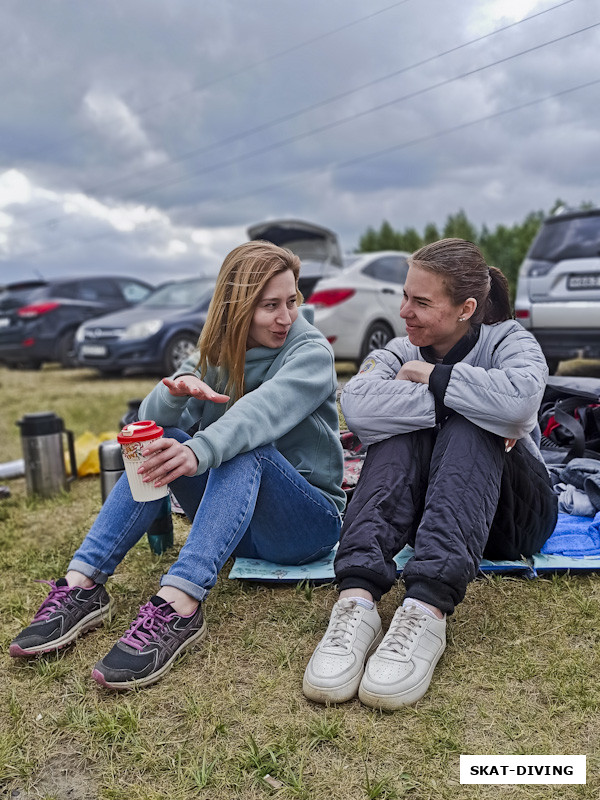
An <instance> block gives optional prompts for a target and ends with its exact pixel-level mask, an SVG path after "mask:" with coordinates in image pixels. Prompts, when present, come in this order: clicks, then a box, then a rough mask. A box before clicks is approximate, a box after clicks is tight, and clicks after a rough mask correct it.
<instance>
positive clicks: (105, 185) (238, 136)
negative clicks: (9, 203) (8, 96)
mask: <svg viewBox="0 0 600 800" xmlns="http://www.w3.org/2000/svg"><path fill="white" fill-rule="evenodd" d="M572 2H574V0H564V2H561V3H559V4H557V5H554V6H551V7H550V8H547V9H544V10H543V11H539V12H537V13H535V14H532V15H530V16H529V17H525V18H523V19H522V20H520V21H518V22H514V23H510V24H508V25H505V26H503V27H501V28H497V29H496V30H494V31H491V32H490V33H487V34H484V35H482V36H478V37H476V38H475V39H471V40H470V41H468V42H463V43H462V44H459V45H456V46H455V47H452V48H449V49H448V50H445V51H443V52H441V53H437V54H435V55H433V56H429V57H428V58H425V59H422V60H421V61H417V62H415V63H413V64H409V65H407V66H405V67H402V68H401V69H398V70H395V71H394V72H392V73H389V74H387V75H384V76H381V77H379V78H376V79H374V80H372V81H369V82H368V83H365V84H362V85H360V86H358V87H354V88H353V89H349V90H347V91H345V92H341V93H339V94H337V95H334V96H333V97H330V98H327V99H325V100H322V101H319V102H317V103H314V104H312V105H310V106H308V107H305V108H303V109H299V110H297V111H294V112H290V113H289V114H286V115H283V116H281V117H279V118H277V119H275V120H271V121H270V122H267V123H263V124H261V125H259V126H256V127H254V128H252V129H249V130H246V131H243V132H241V133H238V134H233V135H232V136H229V137H227V138H226V139H223V140H220V141H219V142H216V143H213V144H211V145H206V146H204V147H201V148H196V149H194V150H192V151H190V152H188V153H186V154H183V155H181V156H179V157H177V158H175V159H172V161H171V163H170V164H169V165H168V167H171V166H173V165H174V164H176V163H180V162H182V161H185V160H187V159H189V158H192V157H194V156H198V155H201V154H203V153H206V152H208V151H210V150H212V149H214V148H216V147H221V146H223V145H225V144H230V143H232V142H234V141H237V140H239V139H242V138H245V137H246V136H250V135H252V134H255V133H258V132H261V131H264V130H266V129H268V128H270V127H273V126H275V125H277V124H280V123H282V122H286V121H289V120H291V119H294V118H296V117H298V116H301V115H302V114H305V113H307V112H309V111H312V110H314V109H316V108H319V107H322V106H325V105H327V104H329V103H332V102H335V101H336V100H339V99H341V98H343V97H347V96H349V95H351V94H353V93H356V92H358V91H362V90H364V89H366V88H369V87H371V86H373V85H376V84H377V83H381V82H383V81H385V80H389V79H390V78H392V77H397V76H398V75H400V74H402V73H404V72H408V71H409V70H413V69H416V68H418V67H421V66H424V65H425V64H428V63H431V62H433V61H436V60H438V59H440V58H443V57H445V56H447V55H450V54H451V53H454V52H457V51H459V50H462V49H464V48H465V47H468V46H470V45H472V44H477V43H480V42H481V41H484V40H485V39H488V38H490V37H492V36H495V35H497V34H499V33H502V32H504V31H506V30H508V29H510V28H514V27H516V26H518V25H521V24H523V23H524V22H528V21H530V20H532V19H535V18H536V17H539V16H542V15H543V14H547V13H548V12H550V11H554V10H556V9H558V8H561V7H562V6H565V5H568V4H569V3H572ZM590 27H593V26H590ZM585 30H587V28H583V29H581V30H579V31H575V32H573V33H570V34H566V35H565V36H563V37H558V38H557V39H553V40H551V41H550V42H546V43H543V44H541V45H537V46H535V47H532V48H529V49H526V50H523V51H521V52H520V53H516V54H514V55H512V56H509V57H507V58H505V59H500V60H498V61H494V62H492V63H491V64H488V65H485V66H483V67H480V68H478V69H476V70H471V71H469V72H466V73H463V74H462V75H458V76H455V77H454V78H450V79H447V80H445V81H442V82H441V83H437V84H434V85H432V86H429V87H425V88H424V89H421V90H418V91H417V92H413V93H410V94H407V95H404V96H402V97H399V98H395V99H394V100H391V101H389V102H387V103H384V104H381V105H378V106H374V107H372V108H370V109H367V110H365V111H362V112H357V113H356V114H352V115H350V116H347V117H342V118H341V119H339V120H335V121H333V122H330V123H326V124H324V125H322V126H319V127H317V128H314V129H312V130H310V131H306V132H304V133H299V134H295V135H293V136H290V137H288V138H286V139H283V140H280V141H279V142H275V143H273V144H270V145H267V146H264V147H260V148H258V149H255V150H251V151H249V152H248V153H245V154H243V155H240V156H236V157H234V158H231V159H228V160H226V161H221V162H219V163H217V164H212V165H210V166H208V167H205V168H204V169H201V170H200V171H196V172H193V173H190V175H188V176H186V177H184V178H181V177H176V178H169V179H166V180H165V181H162V182H159V183H155V184H153V185H152V184H151V185H150V186H146V187H144V188H142V189H138V190H135V191H133V192H128V193H125V194H124V195H123V196H122V199H123V200H129V199H134V198H136V197H140V196H144V195H146V194H147V193H148V192H152V191H155V190H157V189H161V188H165V187H167V186H171V185H175V184H177V183H182V182H185V181H187V180H190V179H191V178H195V177H198V176H200V175H204V174H207V173H209V172H214V171H215V170H217V169H221V168H223V167H226V166H231V165H233V164H236V163H240V162H242V161H246V160H248V159H249V158H253V157H255V156H257V155H263V154H265V153H268V152H271V150H274V149H277V148H279V147H282V146H284V145H286V144H290V143H292V142H294V141H297V140H299V139H303V138H307V137H309V136H313V135H315V134H316V133H321V132H323V131H326V130H328V129H330V128H334V127H338V126H339V125H342V124H345V123H346V122H349V121H352V120H354V119H358V118H360V117H362V116H366V115H368V114H371V113H373V112H375V111H378V110H380V109H382V108H385V107H386V106H389V105H393V104H396V103H399V102H402V101H404V100H408V99H412V98H414V97H416V96H418V95H419V94H423V93H425V92H428V91H431V90H433V89H435V88H439V87H440V86H444V85H446V84H447V83H451V82H453V81H456V80H460V79H462V78H464V77H468V76H470V75H472V74H474V73H475V72H478V71H481V70H483V69H488V68H489V67H491V66H495V65H496V64H501V63H503V62H504V61H509V60H511V59H513V58H517V57H518V56H520V55H524V54H526V53H529V52H532V51H533V50H536V49H540V48H541V47H546V46H548V45H549V44H554V43H556V42H558V41H561V39H563V38H568V37H569V36H573V35H575V34H576V33H580V32H583V31H585ZM163 168H164V165H161V166H159V167H151V168H148V169H146V170H141V171H138V172H136V173H130V174H129V175H126V176H121V177H119V178H115V179H113V180H111V181H108V182H105V183H103V184H100V185H98V186H95V187H90V188H89V189H87V190H85V189H84V190H81V191H83V192H84V193H86V194H96V193H98V192H101V191H102V190H104V189H106V188H108V187H110V186H114V185H118V184H120V183H121V182H123V181H127V180H130V179H132V178H136V177H139V176H141V175H144V174H149V173H152V172H155V171H157V170H160V169H163ZM38 211H39V209H38ZM21 219H23V217H21ZM62 219H63V218H62V217H55V218H51V219H46V220H44V221H42V222H40V223H37V224H33V225H30V226H27V227H25V228H21V230H36V229H37V228H41V227H45V226H47V225H57V224H59V223H60V222H61V221H62Z"/></svg>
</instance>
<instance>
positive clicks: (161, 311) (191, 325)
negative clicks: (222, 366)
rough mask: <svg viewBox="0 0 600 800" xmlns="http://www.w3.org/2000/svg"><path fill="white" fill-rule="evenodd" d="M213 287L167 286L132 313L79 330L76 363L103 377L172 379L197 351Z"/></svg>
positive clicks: (205, 281)
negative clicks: (134, 373)
mask: <svg viewBox="0 0 600 800" xmlns="http://www.w3.org/2000/svg"><path fill="white" fill-rule="evenodd" d="M214 283H215V279H214V278H194V279H190V280H184V281H172V282H170V283H165V284H163V285H162V286H159V287H158V289H156V290H155V291H154V292H153V293H152V294H151V295H149V296H148V297H147V298H146V299H145V300H143V301H142V302H141V303H140V304H139V305H137V306H136V307H135V308H131V309H128V310H127V311H120V312H118V313H116V314H108V315H107V316H104V317H101V318H100V319H95V320H93V321H91V322H87V323H86V324H85V325H82V326H81V328H79V330H78V331H77V335H76V348H77V359H78V362H79V364H80V365H81V366H86V367H96V368H97V369H99V370H100V371H101V372H103V373H104V374H105V375H118V374H120V373H122V372H124V371H125V370H131V369H135V370H138V371H140V370H141V371H145V372H156V373H158V374H160V375H171V374H172V373H173V372H175V370H176V369H177V368H178V367H179V366H180V364H181V363H182V362H183V361H184V360H185V359H186V358H187V357H188V356H189V355H190V354H191V353H192V352H193V351H194V350H195V349H196V344H197V342H198V337H199V335H200V332H201V330H202V326H203V325H204V322H205V320H206V313H207V311H208V306H209V303H210V300H211V298H212V296H213V292H214Z"/></svg>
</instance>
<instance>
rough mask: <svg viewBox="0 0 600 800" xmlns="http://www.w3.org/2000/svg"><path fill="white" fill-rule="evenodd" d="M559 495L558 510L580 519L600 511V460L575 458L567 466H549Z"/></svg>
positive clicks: (555, 490)
mask: <svg viewBox="0 0 600 800" xmlns="http://www.w3.org/2000/svg"><path fill="white" fill-rule="evenodd" d="M548 471H549V472H550V475H551V477H552V480H553V482H554V492H555V493H556V494H557V495H558V510H559V512H561V513H563V514H572V515H574V516H578V517H593V516H594V515H595V514H596V512H598V511H600V460H598V459H594V458H573V459H571V461H569V462H568V463H567V464H556V465H554V464H553V465H549V466H548Z"/></svg>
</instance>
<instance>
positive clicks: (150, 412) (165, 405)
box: [138, 353, 203, 427]
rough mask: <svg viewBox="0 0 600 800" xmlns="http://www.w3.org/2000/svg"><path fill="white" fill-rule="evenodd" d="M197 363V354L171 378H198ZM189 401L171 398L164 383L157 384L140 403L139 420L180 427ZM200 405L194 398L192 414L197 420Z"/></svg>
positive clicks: (182, 398) (199, 414)
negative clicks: (183, 376) (188, 376)
mask: <svg viewBox="0 0 600 800" xmlns="http://www.w3.org/2000/svg"><path fill="white" fill-rule="evenodd" d="M197 363H198V353H195V354H193V355H192V356H191V357H189V358H188V359H186V361H185V362H184V363H183V364H182V365H181V367H180V368H179V369H178V370H177V372H175V373H173V377H177V376H178V375H196V376H197V377H198V378H199V377H200V374H199V372H198V370H197V369H196V364H197ZM190 399H191V398H189V397H175V396H173V395H172V394H171V393H170V392H169V390H168V389H167V387H166V386H165V385H164V383H162V382H159V383H157V384H156V386H155V387H154V389H152V391H151V392H150V394H149V395H147V396H146V397H145V398H144V400H143V401H142V403H141V405H140V410H139V412H138V414H139V418H140V419H153V420H154V421H155V422H156V423H158V424H159V425H169V426H175V427H181V426H180V423H181V417H182V414H183V413H184V411H185V410H186V407H187V405H188V402H189V401H190ZM202 405H203V401H201V400H198V399H197V398H194V412H195V414H196V416H197V418H198V419H199V418H200V416H201V413H202Z"/></svg>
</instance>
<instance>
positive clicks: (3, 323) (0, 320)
mask: <svg viewBox="0 0 600 800" xmlns="http://www.w3.org/2000/svg"><path fill="white" fill-rule="evenodd" d="M9 325H10V317H0V328H8V326H9Z"/></svg>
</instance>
